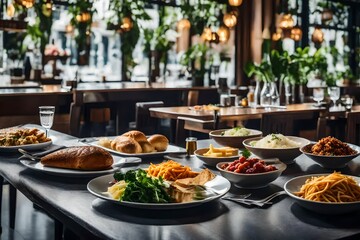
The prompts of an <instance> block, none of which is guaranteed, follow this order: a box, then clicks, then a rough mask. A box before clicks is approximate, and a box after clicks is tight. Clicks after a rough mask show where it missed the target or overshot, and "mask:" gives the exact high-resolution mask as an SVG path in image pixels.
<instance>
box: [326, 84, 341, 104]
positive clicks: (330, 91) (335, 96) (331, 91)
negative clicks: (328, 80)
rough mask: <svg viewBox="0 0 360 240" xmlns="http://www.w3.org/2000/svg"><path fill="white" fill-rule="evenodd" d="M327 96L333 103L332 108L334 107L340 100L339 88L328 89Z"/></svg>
mask: <svg viewBox="0 0 360 240" xmlns="http://www.w3.org/2000/svg"><path fill="white" fill-rule="evenodd" d="M328 94H329V96H330V99H331V101H333V102H334V107H336V101H337V100H338V99H339V98H340V88H339V87H328Z"/></svg>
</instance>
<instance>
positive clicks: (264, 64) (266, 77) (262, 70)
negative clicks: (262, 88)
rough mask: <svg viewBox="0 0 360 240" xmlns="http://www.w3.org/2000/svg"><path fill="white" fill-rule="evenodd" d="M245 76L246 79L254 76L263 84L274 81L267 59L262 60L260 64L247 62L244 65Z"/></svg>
mask: <svg viewBox="0 0 360 240" xmlns="http://www.w3.org/2000/svg"><path fill="white" fill-rule="evenodd" d="M244 71H245V74H246V75H247V76H248V77H252V76H255V77H257V79H258V80H260V81H263V82H273V81H275V76H274V74H273V71H272V67H271V62H270V61H269V59H268V58H264V59H263V60H262V61H261V63H260V64H257V63H255V62H248V63H247V64H246V65H245V69H244Z"/></svg>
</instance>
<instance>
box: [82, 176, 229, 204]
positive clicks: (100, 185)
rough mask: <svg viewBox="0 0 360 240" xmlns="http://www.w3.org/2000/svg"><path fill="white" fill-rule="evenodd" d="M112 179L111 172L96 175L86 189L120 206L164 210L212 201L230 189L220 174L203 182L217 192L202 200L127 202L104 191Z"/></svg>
mask: <svg viewBox="0 0 360 240" xmlns="http://www.w3.org/2000/svg"><path fill="white" fill-rule="evenodd" d="M113 180H114V177H113V174H110V175H105V176H101V177H97V178H95V179H93V180H91V181H90V182H89V183H88V185H87V189H88V190H89V192H91V193H92V194H94V195H95V196H97V197H99V198H101V199H105V200H107V201H110V202H113V203H117V204H119V205H122V206H128V207H133V208H144V209H158V210H166V209H180V208H189V207H194V206H198V205H201V204H204V203H207V202H210V201H213V200H215V199H219V198H221V197H222V196H224V195H225V194H226V193H227V192H228V191H229V190H230V187H231V184H230V182H229V181H228V180H227V179H225V178H223V177H222V176H216V177H215V178H214V179H213V180H211V181H209V182H207V183H206V184H205V186H207V187H209V188H211V189H213V190H214V191H216V192H217V193H219V194H218V195H216V196H211V197H208V198H205V199H203V200H194V201H192V202H186V203H138V202H128V201H117V200H115V199H113V198H112V197H110V196H109V195H108V194H107V193H106V191H107V188H108V187H109V182H111V181H113Z"/></svg>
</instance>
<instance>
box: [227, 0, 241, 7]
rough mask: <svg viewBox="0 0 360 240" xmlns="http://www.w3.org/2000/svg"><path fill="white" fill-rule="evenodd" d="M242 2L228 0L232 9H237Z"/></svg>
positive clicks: (239, 0)
mask: <svg viewBox="0 0 360 240" xmlns="http://www.w3.org/2000/svg"><path fill="white" fill-rule="evenodd" d="M242 2H243V0H229V5H230V6H233V7H238V6H240V5H241V4H242Z"/></svg>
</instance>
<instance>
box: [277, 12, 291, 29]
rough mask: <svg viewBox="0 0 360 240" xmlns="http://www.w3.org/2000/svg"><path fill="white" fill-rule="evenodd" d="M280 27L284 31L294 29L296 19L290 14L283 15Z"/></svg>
mask: <svg viewBox="0 0 360 240" xmlns="http://www.w3.org/2000/svg"><path fill="white" fill-rule="evenodd" d="M279 27H280V28H281V29H282V30H286V29H291V28H293V27H294V19H293V17H292V15H291V14H289V13H287V14H283V15H282V17H281V19H280V23H279Z"/></svg>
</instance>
